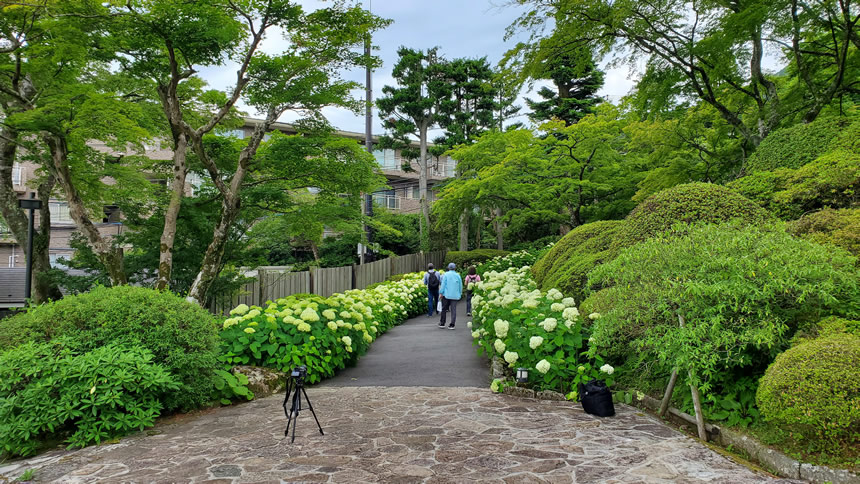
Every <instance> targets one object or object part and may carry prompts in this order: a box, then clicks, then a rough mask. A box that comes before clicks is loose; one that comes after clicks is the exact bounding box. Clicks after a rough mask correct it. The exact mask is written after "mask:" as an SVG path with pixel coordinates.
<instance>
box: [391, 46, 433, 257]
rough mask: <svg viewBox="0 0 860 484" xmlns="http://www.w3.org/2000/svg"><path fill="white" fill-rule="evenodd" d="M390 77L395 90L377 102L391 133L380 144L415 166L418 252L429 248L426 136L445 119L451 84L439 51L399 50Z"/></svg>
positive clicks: (392, 88)
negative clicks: (415, 143) (415, 140)
mask: <svg viewBox="0 0 860 484" xmlns="http://www.w3.org/2000/svg"><path fill="white" fill-rule="evenodd" d="M397 56H398V58H399V59H398V61H397V64H395V65H394V70H393V71H392V77H394V80H395V81H396V82H397V85H398V86H384V87H383V88H382V92H383V94H384V96H383V97H381V98H379V99H378V100H377V101H376V105H377V106H378V107H379V115H380V116H381V117H383V118H387V119H383V121H382V125H383V126H384V127H385V129H386V130H388V131H389V132H390V135H387V136H384V137H383V138H382V139H381V140H380V144H381V145H382V146H383V147H387V148H399V149H400V150H401V153H402V154H403V156H404V157H405V158H407V159H413V160H417V162H418V198H419V203H420V204H421V217H422V218H421V226H420V237H421V248H422V249H425V250H426V249H428V248H429V230H430V203H429V201H428V200H427V176H428V173H427V168H428V161H429V160H428V156H427V154H428V153H427V132H428V131H429V130H430V129H431V128H433V127H435V126H438V125H439V123H440V121H442V120H443V119H445V118H446V114H445V113H447V112H450V111H449V110H448V108H445V107H443V103H445V101H447V100H448V99H450V82H449V80H448V79H447V75H446V72H445V70H446V69H445V63H446V61H445V60H444V59H442V58H441V57H440V56H439V53H438V48H432V49H428V50H427V51H426V52H424V51H422V50H415V49H410V48H407V47H400V48H399V49H398V50H397ZM410 135H412V136H415V137H417V138H418V151H417V153H416V152H415V149H414V148H412V143H411V140H410V139H409V136H410Z"/></svg>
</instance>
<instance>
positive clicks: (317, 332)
mask: <svg viewBox="0 0 860 484" xmlns="http://www.w3.org/2000/svg"><path fill="white" fill-rule="evenodd" d="M422 277H423V274H422V273H415V274H408V275H405V276H403V277H402V278H399V279H398V280H392V281H386V282H384V283H381V284H377V285H375V286H373V287H372V288H368V289H364V290H357V289H356V290H350V291H346V292H344V293H342V294H334V295H332V296H331V297H328V298H324V297H320V296H314V295H309V294H308V295H298V296H290V297H287V298H282V299H278V300H277V301H274V302H270V303H269V304H268V305H267V306H266V307H265V308H262V307H256V306H253V307H248V306H246V305H244V304H242V305H239V306H237V307H236V308H235V309H233V310H232V311H231V312H230V314H231V317H230V318H228V319H227V320H225V321H224V324H223V329H222V330H221V348H222V352H223V356H222V360H223V361H224V362H225V363H226V364H228V365H257V366H265V367H269V368H276V369H278V370H282V371H288V370H289V369H291V368H294V367H296V366H298V365H305V366H307V368H308V376H307V381H308V382H309V383H315V382H318V381H320V380H322V379H323V378H327V377H330V376H332V375H334V372H335V371H337V370H339V369H342V368H345V367H346V366H347V365H349V364H352V363H354V362H355V361H356V360H357V359H358V358H359V357H360V356H361V355H363V354H364V353H365V352H366V351H367V349H368V348H369V346H370V344H371V343H372V342H373V341H374V340H375V339H376V338H377V337H378V336H379V335H380V334H382V333H384V332H386V331H387V330H389V329H391V328H392V327H393V326H395V325H398V324H400V323H402V322H404V321H405V320H406V319H407V318H409V317H411V316H415V315H418V314H421V313H422V312H424V311H426V310H427V291H426V288H425V286H424V284H423V282H422Z"/></svg>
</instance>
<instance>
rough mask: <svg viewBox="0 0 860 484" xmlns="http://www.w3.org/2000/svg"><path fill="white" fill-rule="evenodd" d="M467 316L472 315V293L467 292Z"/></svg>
mask: <svg viewBox="0 0 860 484" xmlns="http://www.w3.org/2000/svg"><path fill="white" fill-rule="evenodd" d="M466 314H472V291H466Z"/></svg>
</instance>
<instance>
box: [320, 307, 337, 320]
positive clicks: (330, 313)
mask: <svg viewBox="0 0 860 484" xmlns="http://www.w3.org/2000/svg"><path fill="white" fill-rule="evenodd" d="M323 316H325V318H326V319H335V318H336V317H337V314H336V313H335V312H334V311H332V310H331V309H326V310H325V311H323Z"/></svg>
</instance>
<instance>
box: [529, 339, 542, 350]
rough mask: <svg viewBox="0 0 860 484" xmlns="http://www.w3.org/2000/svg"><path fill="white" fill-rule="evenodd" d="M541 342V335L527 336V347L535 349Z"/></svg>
mask: <svg viewBox="0 0 860 484" xmlns="http://www.w3.org/2000/svg"><path fill="white" fill-rule="evenodd" d="M542 343H543V337H541V336H532V337H531V338H529V348H531V349H533V350H535V349H537V347H538V346H540V345H541V344H542Z"/></svg>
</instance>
